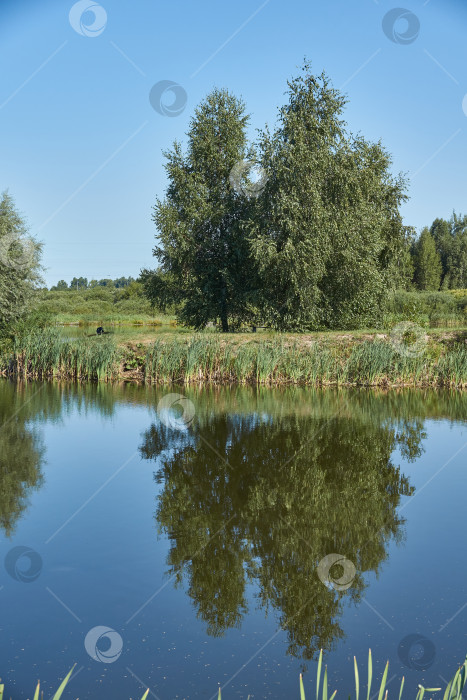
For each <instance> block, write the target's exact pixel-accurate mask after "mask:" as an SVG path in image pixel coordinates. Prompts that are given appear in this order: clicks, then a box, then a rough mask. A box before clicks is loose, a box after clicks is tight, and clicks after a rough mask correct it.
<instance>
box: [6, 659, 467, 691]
mask: <svg viewBox="0 0 467 700" xmlns="http://www.w3.org/2000/svg"><path fill="white" fill-rule="evenodd" d="M74 668H75V667H74V666H73V668H72V669H71V671H70V672H69V673H68V675H67V676H66V677H65V678H64V680H63V681H62V683H61V685H60V687H59V689H58V690H57V692H56V693H55V695H54V696H53V698H52V700H60V698H61V696H62V694H63V691H64V690H65V688H66V686H67V684H68V681H69V680H70V677H71V675H72V673H73V670H74ZM388 671H389V661H388V662H387V664H386V666H385V668H384V671H383V676H382V678H381V682H380V683H379V687H378V686H376V688H375V692H374V695H375V696H376V692H377V693H378V700H387V698H388V690H387V687H386V686H387V679H388ZM354 676H355V700H359V698H360V688H361V683H360V674H359V671H358V664H357V659H356V658H355V656H354ZM321 677H322V681H321ZM466 680H467V657H466V659H465V661H464V663H463V664H462V665H461V666H459V668H458V669H457V671H456V673H455V674H454V676H453V678H452V679H451V680H450V681H449V683H448V684H447V686H446V690H445V691H444V695H443V700H462V692H463V690H464V686H465V683H466ZM372 686H373V661H372V657H371V649H370V650H369V652H368V664H367V684H366V700H370V697H372V695H371V689H372ZM315 688H316V689H315V693H316V700H334V697H335V695H336V693H337V690H335V691H334V692H333V693H332V695H329V688H328V669H327V666H325V667H324V673H323V651H322V650H321V651H320V654H319V657H318V665H317V670H316V683H315ZM299 689H300V700H306V697H305V686H304V683H303V676H302V674H300V680H299ZM403 690H404V677H403V678H402V680H401V684H400V686H399V693H398V700H401V699H402V694H403ZM440 690H441V688H425V687H424V686H422V685H419V686H418V690H417V694H416V696H415V700H423V697H424V695H425V693H436V692H439V691H440ZM362 691H363V692H362V695H363V693H364V692H365V691H364V689H363V688H362ZM3 692H4V686H3V685H0V700H3ZM39 693H40V684H39V683H38V684H37V687H36V692H35V693H34V700H39ZM148 694H149V688H148V690H146V692H145V693H144V695H143V697H142V699H141V700H146V698H147V697H148ZM348 696H349V700H350V693H349V694H348ZM217 697H218V700H222V693H221V689H220V688H219V691H218V696H217ZM249 697H250V696H248V698H249Z"/></svg>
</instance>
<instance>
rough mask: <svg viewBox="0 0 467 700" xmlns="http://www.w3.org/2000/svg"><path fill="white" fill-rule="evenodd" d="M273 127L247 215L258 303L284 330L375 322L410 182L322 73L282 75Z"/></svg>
mask: <svg viewBox="0 0 467 700" xmlns="http://www.w3.org/2000/svg"><path fill="white" fill-rule="evenodd" d="M288 85H289V92H288V95H289V101H288V103H287V104H286V105H285V106H284V107H283V108H282V109H281V110H280V112H279V127H278V128H277V130H276V131H275V132H274V133H273V134H270V133H269V132H268V131H265V132H263V134H262V138H261V142H260V151H261V162H262V164H263V166H264V167H265V168H266V170H267V172H268V173H269V174H270V177H269V180H268V182H267V185H266V189H265V192H264V195H263V196H262V197H260V198H259V199H258V203H257V208H256V210H255V217H254V220H253V223H252V229H253V232H252V236H251V239H252V246H253V250H254V255H255V259H256V262H257V264H258V265H259V267H260V271H261V302H262V303H261V309H262V311H263V315H264V317H265V319H267V321H268V322H269V323H270V324H271V325H272V326H273V327H275V328H278V329H281V330H297V331H301V330H313V329H319V328H358V327H362V326H364V325H374V324H375V323H376V321H377V320H378V318H380V316H381V309H382V308H383V307H384V304H385V299H386V296H387V292H388V290H389V289H391V288H393V287H395V286H396V285H397V284H400V283H401V281H402V280H403V277H404V275H403V272H402V271H401V269H400V263H399V261H400V260H401V255H402V252H403V251H404V249H405V246H406V239H407V236H408V235H409V230H408V229H406V228H405V227H403V226H402V222H401V216H400V213H399V205H400V203H401V202H402V201H404V200H405V199H406V197H405V194H404V190H405V187H406V183H405V181H404V180H403V178H402V177H398V178H393V177H392V176H391V174H390V166H391V159H390V157H389V155H388V153H387V152H386V151H385V150H384V148H383V147H382V146H381V144H380V143H370V142H368V141H366V140H365V139H364V138H363V137H361V136H353V135H351V134H349V133H348V132H347V130H346V124H345V122H344V121H343V119H342V112H343V109H344V105H345V98H344V97H343V96H342V95H341V94H340V93H339V92H338V91H337V90H335V89H334V88H333V87H332V86H331V84H330V81H329V78H328V77H327V76H326V75H325V74H324V73H323V74H322V75H320V76H314V75H312V74H311V72H310V67H309V65H308V64H305V66H304V68H303V73H302V75H300V76H299V77H297V78H295V79H293V80H292V81H290V82H289V83H288Z"/></svg>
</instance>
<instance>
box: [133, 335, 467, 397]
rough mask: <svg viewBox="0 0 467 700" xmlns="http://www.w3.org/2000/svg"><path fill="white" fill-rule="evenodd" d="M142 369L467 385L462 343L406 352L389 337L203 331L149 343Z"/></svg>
mask: <svg viewBox="0 0 467 700" xmlns="http://www.w3.org/2000/svg"><path fill="white" fill-rule="evenodd" d="M407 343H408V344H409V345H410V338H408V339H407ZM142 373H143V377H144V378H145V380H146V381H153V382H157V383H172V382H184V383H190V382H194V381H203V382H236V383H239V384H247V383H254V384H266V385H280V384H290V383H294V384H306V385H328V384H337V385H355V386H384V385H388V384H390V385H400V384H404V385H410V386H429V385H435V386H437V385H440V386H443V385H446V386H465V385H467V349H466V348H465V346H464V345H462V344H461V343H458V344H456V345H454V346H453V347H450V348H446V347H442V346H434V347H432V346H428V348H427V351H426V352H422V353H421V354H420V355H415V356H410V355H409V356H405V355H401V354H400V353H399V352H398V350H397V349H396V348H395V347H394V345H393V344H392V343H391V342H390V341H389V340H387V339H377V340H365V341H363V342H359V341H354V342H353V343H351V344H350V345H347V346H340V345H338V344H337V343H332V342H326V341H323V340H321V341H316V340H315V341H313V342H312V343H307V344H304V343H301V342H300V341H299V340H297V339H291V340H285V339H281V338H279V339H273V340H261V341H257V342H256V341H250V342H243V343H237V342H235V341H232V342H229V343H226V342H221V341H220V340H219V338H218V337H216V336H212V335H210V334H202V335H200V336H196V335H195V336H193V337H191V338H182V337H175V338H171V339H167V338H161V339H160V340H157V341H156V342H155V343H154V344H153V345H151V346H149V347H148V348H147V352H146V357H145V361H144V364H142Z"/></svg>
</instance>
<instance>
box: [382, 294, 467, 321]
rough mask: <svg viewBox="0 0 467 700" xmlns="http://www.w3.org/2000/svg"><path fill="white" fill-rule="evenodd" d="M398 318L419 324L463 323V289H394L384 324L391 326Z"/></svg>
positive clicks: (466, 313) (466, 316)
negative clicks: (417, 290)
mask: <svg viewBox="0 0 467 700" xmlns="http://www.w3.org/2000/svg"><path fill="white" fill-rule="evenodd" d="M399 321H414V322H415V323H417V324H419V325H421V326H427V325H431V326H443V325H444V326H451V325H452V326H465V325H466V322H467V290H464V291H463V290H461V289H459V290H453V291H451V292H447V291H443V292H404V291H398V292H396V293H395V294H394V295H392V296H391V297H390V300H389V305H388V314H387V315H386V319H385V327H391V326H392V325H394V324H395V323H398V322H399Z"/></svg>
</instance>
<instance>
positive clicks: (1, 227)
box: [0, 192, 41, 333]
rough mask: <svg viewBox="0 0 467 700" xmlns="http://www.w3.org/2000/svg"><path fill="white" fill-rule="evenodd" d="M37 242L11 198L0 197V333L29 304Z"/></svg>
mask: <svg viewBox="0 0 467 700" xmlns="http://www.w3.org/2000/svg"><path fill="white" fill-rule="evenodd" d="M40 254H41V244H40V243H38V242H37V241H36V240H34V239H33V238H31V237H30V236H29V234H28V228H27V226H26V223H25V221H24V219H23V218H22V217H21V215H20V214H19V212H18V211H17V209H16V207H15V204H14V201H13V198H12V197H11V196H10V195H9V194H8V192H4V193H3V194H2V196H1V198H0V333H2V332H3V333H4V332H6V331H8V330H9V329H10V328H11V325H12V324H13V323H14V322H15V321H17V320H18V319H19V318H20V317H21V316H24V315H25V313H27V311H28V310H30V308H31V306H32V301H33V297H34V294H35V291H36V287H37V284H38V282H39V281H40V274H39V273H40Z"/></svg>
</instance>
